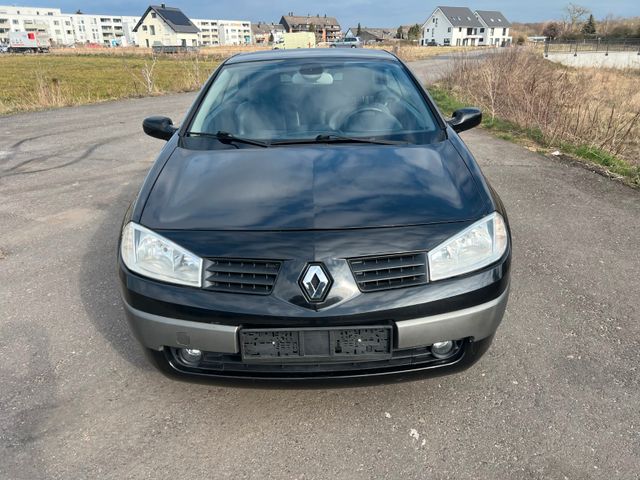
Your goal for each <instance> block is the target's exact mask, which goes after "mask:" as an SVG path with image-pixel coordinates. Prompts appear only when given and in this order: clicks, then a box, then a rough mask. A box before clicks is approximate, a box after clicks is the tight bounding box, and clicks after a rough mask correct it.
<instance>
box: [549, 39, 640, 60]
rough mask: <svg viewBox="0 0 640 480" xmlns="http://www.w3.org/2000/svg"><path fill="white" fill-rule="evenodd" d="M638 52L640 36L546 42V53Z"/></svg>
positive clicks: (639, 49) (606, 53)
mask: <svg viewBox="0 0 640 480" xmlns="http://www.w3.org/2000/svg"><path fill="white" fill-rule="evenodd" d="M594 52H601V53H604V54H605V55H608V54H609V52H636V53H637V54H638V55H640V38H625V39H593V40H552V41H547V42H545V44H544V54H545V56H547V55H548V54H549V53H573V54H574V55H578V54H579V53H594Z"/></svg>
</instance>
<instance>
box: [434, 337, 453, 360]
mask: <svg viewBox="0 0 640 480" xmlns="http://www.w3.org/2000/svg"><path fill="white" fill-rule="evenodd" d="M452 350H453V342H452V341H451V340H447V341H446V342H436V343H434V344H433V345H431V354H432V355H433V356H434V357H436V358H447V357H448V356H449V355H451V352H452Z"/></svg>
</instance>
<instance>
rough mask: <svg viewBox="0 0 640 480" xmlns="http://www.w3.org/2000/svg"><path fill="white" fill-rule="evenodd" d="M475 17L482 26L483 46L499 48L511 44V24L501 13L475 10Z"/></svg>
mask: <svg viewBox="0 0 640 480" xmlns="http://www.w3.org/2000/svg"><path fill="white" fill-rule="evenodd" d="M475 15H476V17H477V18H478V20H480V23H482V25H484V34H485V35H484V44H485V45H496V46H499V47H502V46H505V45H509V44H510V43H511V36H510V31H509V30H510V29H511V23H510V22H509V20H507V19H506V18H505V16H504V15H503V14H502V13H501V12H497V11H493V10H476V11H475Z"/></svg>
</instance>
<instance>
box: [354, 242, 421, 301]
mask: <svg viewBox="0 0 640 480" xmlns="http://www.w3.org/2000/svg"><path fill="white" fill-rule="evenodd" d="M349 265H350V266H351V271H352V272H353V276H354V277H355V279H356V282H357V283H358V288H360V291H362V292H375V291H379V290H389V289H392V288H404V287H413V286H415V285H423V284H425V283H427V257H426V254H425V253H424V252H418V253H403V254H395V255H382V256H378V257H362V258H351V259H349Z"/></svg>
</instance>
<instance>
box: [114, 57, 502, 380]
mask: <svg viewBox="0 0 640 480" xmlns="http://www.w3.org/2000/svg"><path fill="white" fill-rule="evenodd" d="M481 119H482V113H481V112H480V111H479V110H478V109H474V108H463V109H460V110H457V111H456V112H454V114H453V118H451V119H445V118H444V117H443V116H442V115H441V114H440V112H439V111H438V109H437V108H436V106H435V105H434V103H433V101H432V100H431V99H430V97H429V95H428V94H427V92H426V91H425V90H424V89H423V88H422V86H421V85H420V83H419V82H418V80H417V79H416V78H415V77H414V76H413V75H412V73H411V71H410V70H409V69H408V68H407V67H406V66H405V65H404V64H403V63H402V62H401V61H400V60H399V59H398V58H396V57H395V56H393V55H392V54H390V53H388V52H384V51H377V50H368V49H358V50H336V49H333V50H332V49H308V50H297V49H296V50H290V51H281V52H275V51H261V52H254V53H246V54H240V55H235V56H233V57H231V58H229V59H228V60H226V61H225V62H223V63H222V65H221V66H220V67H219V68H218V69H217V71H216V72H215V73H214V74H213V75H212V77H211V79H210V80H209V81H208V82H207V83H206V85H205V86H204V87H203V89H202V91H201V93H200V95H199V96H198V98H197V99H196V100H195V102H194V104H193V106H192V108H191V110H190V111H189V112H188V113H187V115H186V117H185V120H184V122H183V123H182V125H181V126H180V127H179V128H177V127H174V126H173V123H172V121H171V120H170V119H169V118H167V117H149V118H147V119H145V120H144V122H143V128H144V131H145V132H146V133H147V134H148V135H151V136H153V137H156V138H160V139H163V140H166V141H168V143H167V144H166V145H165V146H164V148H163V149H162V151H161V153H160V155H159V157H158V159H157V160H156V162H155V164H154V165H153V166H152V167H151V170H150V172H149V174H148V175H147V177H146V180H145V181H144V184H143V185H142V188H141V190H140V192H139V194H138V197H137V199H136V200H135V201H134V202H133V203H132V204H131V206H130V208H129V209H128V210H127V212H126V214H125V218H124V221H123V223H122V230H121V236H120V244H119V248H118V252H119V253H118V265H119V267H118V270H119V275H120V285H121V291H122V297H123V300H124V306H125V311H126V315H127V318H128V321H129V324H130V326H131V328H132V330H133V332H134V334H135V335H136V337H137V338H138V339H139V340H140V342H141V343H142V344H143V345H144V347H146V351H147V353H148V354H149V356H150V358H151V359H152V361H153V362H154V363H155V364H156V365H157V366H158V367H159V368H160V369H161V370H163V371H164V372H165V373H170V374H176V375H187V376H193V377H202V376H209V377H216V378H226V379H229V378H233V379H254V380H259V379H261V380H273V379H277V380H302V379H306V380H308V379H336V378H343V379H347V381H351V380H352V379H353V378H355V377H363V376H387V375H389V374H392V373H393V374H409V373H417V372H422V373H429V372H436V371H442V372H445V371H448V372H452V371H456V370H460V369H463V368H466V367H468V366H470V365H472V364H473V363H474V362H475V361H476V360H477V359H478V358H480V356H482V354H483V353H484V352H485V351H486V350H487V349H488V348H489V345H490V344H491V341H492V339H493V336H494V333H495V332H496V330H497V328H498V326H499V324H500V322H501V320H502V316H503V313H504V310H505V307H506V304H507V298H508V296H509V277H510V274H509V272H510V263H511V236H510V232H509V223H508V220H507V215H506V212H505V208H504V206H503V204H502V202H501V200H500V198H499V197H498V194H497V193H496V192H495V190H494V189H493V188H492V187H491V186H490V185H489V183H488V181H487V179H486V178H485V177H484V175H483V174H482V172H481V171H480V168H479V167H478V164H477V163H476V161H475V160H474V158H473V155H472V154H471V152H469V150H468V149H467V147H466V146H465V144H464V142H463V141H462V140H461V139H460V137H459V136H458V132H461V131H464V130H468V129H470V128H472V127H474V126H476V125H478V124H479V123H480V121H481ZM140 153H142V152H140Z"/></svg>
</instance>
